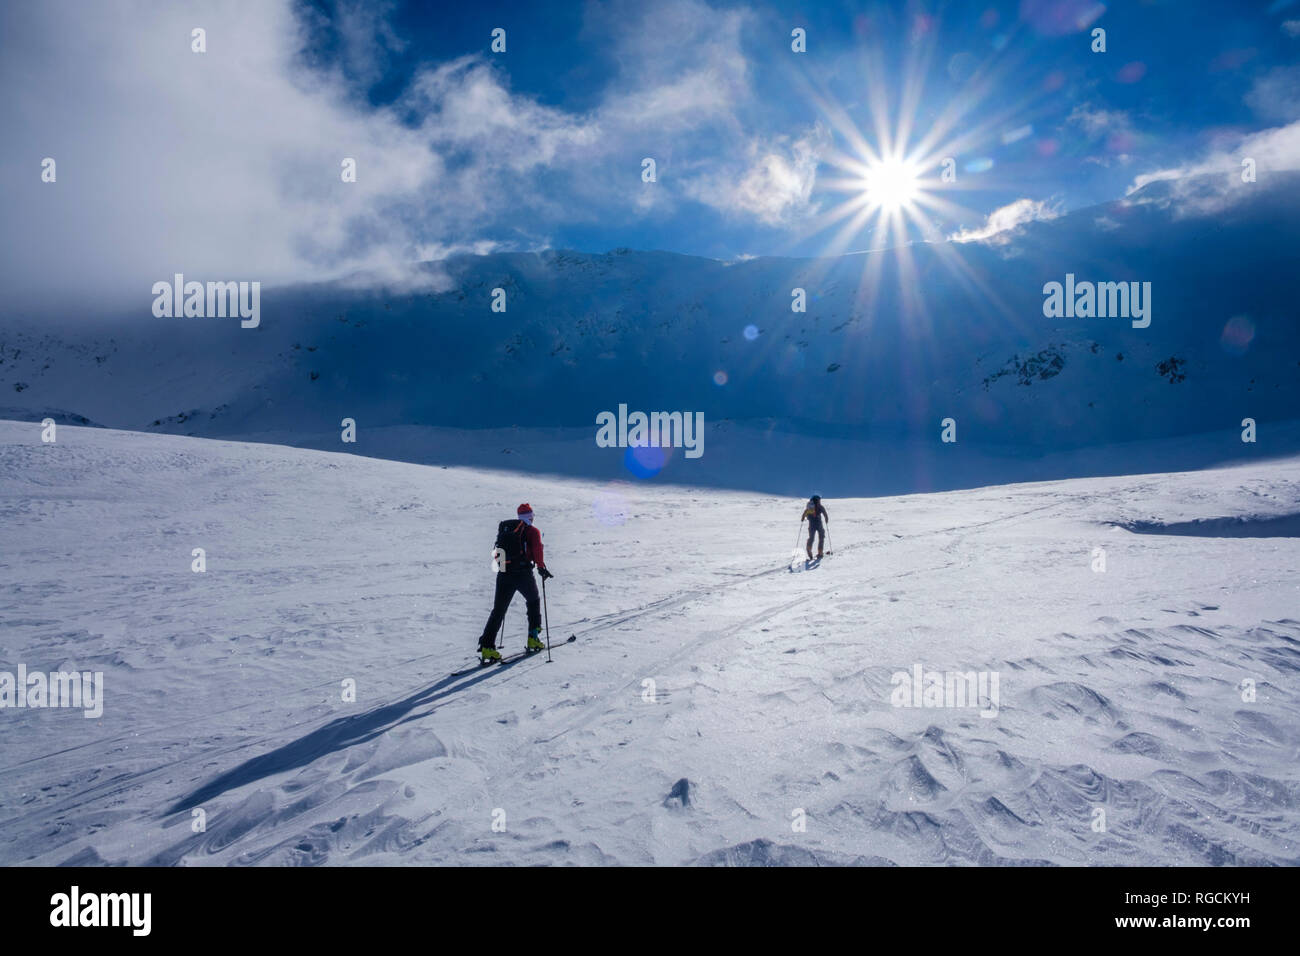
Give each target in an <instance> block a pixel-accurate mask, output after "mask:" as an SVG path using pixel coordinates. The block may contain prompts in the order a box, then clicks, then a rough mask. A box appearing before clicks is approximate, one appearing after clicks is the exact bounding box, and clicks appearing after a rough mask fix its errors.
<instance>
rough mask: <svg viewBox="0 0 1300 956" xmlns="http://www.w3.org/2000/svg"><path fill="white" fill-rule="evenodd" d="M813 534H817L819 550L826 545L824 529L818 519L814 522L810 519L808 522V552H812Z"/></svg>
mask: <svg viewBox="0 0 1300 956" xmlns="http://www.w3.org/2000/svg"><path fill="white" fill-rule="evenodd" d="M813 535H816V536H817V550H818V551H821V550H822V548H823V547H825V545H826V529H824V528H823V527H822V523H821V522H820V521H818V522H816V523H814V522H812V521H810V522H808V547H807V551H808V553H809V554H812V543H813Z"/></svg>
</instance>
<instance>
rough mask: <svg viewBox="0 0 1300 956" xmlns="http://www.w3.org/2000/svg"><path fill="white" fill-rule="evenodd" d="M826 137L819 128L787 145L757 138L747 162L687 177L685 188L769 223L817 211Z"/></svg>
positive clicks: (725, 208)
mask: <svg viewBox="0 0 1300 956" xmlns="http://www.w3.org/2000/svg"><path fill="white" fill-rule="evenodd" d="M825 141H826V135H825V131H824V130H822V129H820V128H814V129H813V130H811V131H810V132H809V133H807V134H806V135H804V136H802V137H800V138H799V139H797V140H795V141H794V142H793V143H788V144H787V143H782V142H761V141H758V140H754V141H752V142H751V143H750V145H749V149H748V157H747V159H748V161H747V163H746V164H745V165H743V166H737V167H735V168H732V169H724V170H721V171H718V172H713V173H710V174H707V175H702V176H698V177H694V178H688V179H687V182H686V184H685V186H684V187H683V188H684V191H685V192H686V194H687V195H688V196H690V197H691V198H692V199H695V200H697V201H698V202H702V203H705V204H706V205H709V206H712V207H713V208H715V209H719V210H721V211H723V212H725V213H728V214H731V215H748V216H753V217H754V218H756V219H758V220H759V221H761V222H764V223H767V224H768V225H779V224H782V223H786V222H790V221H792V220H794V219H797V218H799V217H801V216H805V215H808V214H810V213H811V212H812V211H813V210H812V208H811V207H810V205H809V197H810V196H811V194H812V190H813V185H814V183H815V182H816V179H817V163H818V159H819V156H820V151H821V149H822V147H823V146H824V144H825Z"/></svg>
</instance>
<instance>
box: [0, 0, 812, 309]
mask: <svg viewBox="0 0 1300 956" xmlns="http://www.w3.org/2000/svg"><path fill="white" fill-rule="evenodd" d="M378 10H379V14H384V13H386V11H387V7H380V8H378ZM295 12H299V13H301V14H302V16H301V17H299V16H297V15H295ZM315 16H316V15H315V14H313V13H312V12H311V10H310V9H309V8H307V9H300V8H299V7H298V6H297V5H295V4H294V3H293V2H292V0H261V2H258V3H242V2H240V3H236V2H229V0H198V2H196V3H192V4H187V5H184V6H179V5H166V4H164V5H154V4H142V5H139V6H138V7H134V8H132V10H131V11H130V15H125V14H124V11H123V9H122V7H121V6H120V5H118V4H89V5H88V4H84V3H80V2H75V0H48V2H43V3H41V4H6V5H0V34H3V35H4V36H5V57H4V58H3V59H0V83H2V84H3V86H4V88H5V90H6V96H5V97H4V98H3V99H0V128H3V129H4V130H5V136H4V138H3V140H2V141H0V203H2V204H3V205H4V207H5V210H6V216H5V217H4V218H3V220H2V221H0V282H3V284H4V285H5V287H6V291H7V293H8V295H7V301H8V304H9V305H10V306H15V305H28V306H40V305H47V306H48V305H50V304H51V303H53V302H54V299H55V297H56V296H59V295H63V294H66V293H68V292H69V291H70V290H76V291H77V292H78V293H79V294H80V296H81V297H82V298H83V299H84V297H85V291H86V290H93V291H94V293H95V294H96V295H97V296H100V297H102V296H104V295H106V294H108V295H111V294H113V293H117V295H118V298H119V300H120V301H126V302H136V301H137V300H138V298H139V297H141V296H143V297H144V298H145V300H146V301H147V299H148V290H149V288H150V286H151V285H152V283H153V282H154V281H156V280H157V279H160V278H163V277H167V276H170V275H171V274H172V273H173V272H176V271H183V272H186V273H188V274H191V275H193V276H194V277H196V278H201V279H208V278H214V279H219V278H237V279H260V280H261V281H263V282H264V283H267V284H274V283H277V282H289V281H311V280H319V279H325V278H331V277H337V276H346V275H356V274H358V273H375V274H382V275H386V276H389V277H390V278H394V279H395V278H396V277H399V276H400V275H401V274H402V273H403V272H404V271H405V270H407V269H408V267H409V265H410V264H411V263H413V262H417V261H419V260H420V259H421V258H437V255H436V253H438V252H439V251H441V250H447V249H463V248H488V247H489V246H484V245H482V243H484V242H487V243H491V246H490V248H502V247H508V246H510V245H511V244H512V243H511V237H515V241H516V242H517V241H520V240H522V241H524V242H525V243H527V242H529V241H531V240H530V238H529V233H528V232H526V231H525V230H531V235H532V236H533V237H535V236H536V235H537V234H539V233H540V232H545V231H548V230H550V229H552V228H553V227H554V225H555V224H557V223H571V222H579V221H596V220H599V219H602V218H608V217H609V216H610V215H611V214H614V215H617V214H624V215H628V216H639V215H657V214H660V213H661V212H663V211H666V210H670V209H671V208H672V207H673V205H674V202H675V201H676V199H677V198H680V197H681V196H683V195H693V194H697V191H698V189H699V182H700V181H705V180H708V178H709V177H710V176H712V177H713V178H714V180H715V181H720V180H722V179H729V180H730V181H731V188H730V189H729V190H725V191H724V195H723V196H722V197H721V198H720V199H719V200H718V202H717V203H716V205H718V207H719V208H726V209H727V210H729V211H730V212H733V213H735V214H737V215H748V216H751V217H753V218H755V219H757V220H759V221H763V222H777V221H781V220H782V219H783V218H784V217H786V216H789V215H792V214H793V213H794V212H795V211H796V210H797V208H798V206H799V204H800V203H801V202H806V201H807V195H808V191H809V190H810V188H811V182H812V176H813V175H814V169H815V163H816V158H815V155H814V153H813V151H812V148H811V147H809V146H808V145H807V144H804V143H803V141H798V142H796V143H794V144H789V143H781V142H764V141H762V139H761V137H760V136H759V135H758V134H757V133H756V132H755V131H754V130H752V129H749V128H747V127H746V124H745V122H743V121H742V119H741V118H740V117H741V116H742V115H743V114H744V113H745V110H746V109H748V110H750V113H751V115H752V114H753V113H754V112H755V110H756V104H754V103H753V97H752V91H751V89H750V85H749V66H748V63H747V62H746V59H745V56H744V54H743V52H742V47H741V34H742V31H743V30H744V29H745V28H746V25H747V24H748V23H749V22H750V20H751V19H752V14H750V13H748V12H744V11H725V10H713V9H712V8H710V7H708V6H707V5H705V4H703V3H700V2H698V0H668V2H665V3H662V4H657V5H652V6H646V7H637V6H631V5H628V6H618V7H609V8H607V7H605V6H604V5H601V6H598V7H595V6H594V7H592V8H590V12H589V14H588V16H589V18H590V19H591V20H592V24H593V25H594V26H592V27H591V28H592V29H595V28H599V29H598V35H599V36H600V38H601V40H602V41H603V42H605V43H607V44H609V49H608V52H609V54H610V56H611V58H612V61H613V62H614V63H615V65H616V70H615V72H614V75H613V79H612V80H611V81H610V82H609V85H608V86H607V87H606V88H605V89H604V90H602V91H597V94H596V96H595V98H594V99H593V100H592V102H591V105H590V106H588V107H586V108H584V109H582V110H578V111H575V110H571V109H565V108H562V107H558V106H553V105H548V104H544V103H541V102H539V101H538V100H537V99H535V98H533V97H531V96H527V95H521V94H520V93H518V92H515V91H513V90H512V89H511V88H510V84H509V76H508V73H507V72H506V66H505V65H504V64H502V63H498V62H497V61H494V60H492V59H491V58H490V57H489V56H487V55H486V54H479V55H472V56H465V57H462V58H460V59H457V60H454V61H451V62H447V63H442V64H439V65H437V66H435V67H432V68H429V69H425V70H423V71H421V72H419V73H418V74H417V75H416V76H415V78H414V79H413V81H412V82H411V83H410V85H409V88H408V89H407V90H406V91H405V93H404V94H403V95H402V96H401V97H400V98H399V99H398V101H397V102H396V103H395V104H394V105H393V106H392V107H391V108H382V109H375V108H373V107H372V106H371V105H370V104H369V103H368V102H367V101H366V100H365V99H364V98H363V97H360V96H358V95H357V92H356V89H355V87H354V86H352V85H350V84H349V83H348V82H347V79H346V78H345V75H344V74H345V72H346V74H347V75H349V76H351V77H353V78H358V77H359V78H360V79H361V81H362V82H363V83H368V82H372V81H374V80H375V79H377V78H379V77H381V76H383V75H384V71H385V66H386V63H387V61H388V58H389V57H391V56H392V55H393V54H394V53H395V52H397V51H400V50H401V49H402V47H403V44H404V43H405V42H406V41H404V40H403V39H402V38H400V37H398V36H396V35H395V34H394V33H393V31H392V29H391V26H390V24H389V22H388V20H387V17H386V16H384V15H376V13H375V12H374V10H373V9H368V8H367V7H366V6H364V5H363V4H361V3H359V2H355V0H349V2H347V3H345V4H344V5H343V7H342V11H341V14H340V16H339V17H338V19H337V22H336V25H337V26H338V27H339V31H340V37H339V43H340V56H341V58H342V63H343V68H342V69H340V68H335V69H328V70H327V69H322V68H320V64H319V63H315V64H313V63H311V62H310V58H308V59H304V57H303V51H304V50H310V41H311V40H312V39H313V34H314V33H318V32H319V30H320V29H321V26H322V24H321V23H320V22H319V21H318V20H316V19H314V17H315ZM199 24H201V25H203V26H204V28H205V29H206V30H207V44H208V52H207V53H203V54H197V53H192V52H191V51H190V48H189V37H190V30H191V29H192V28H193V27H194V26H195V25H199ZM485 43H486V41H485ZM645 155H652V156H655V158H656V159H657V160H658V161H659V163H660V182H659V183H658V184H656V187H657V188H656V189H655V190H654V191H653V193H648V192H647V190H645V189H644V188H642V187H643V184H642V183H641V180H640V171H641V170H640V160H641V158H642V157H643V156H645ZM44 156H51V157H53V158H55V159H56V161H57V162H58V174H59V176H58V182H57V183H56V184H54V185H49V184H44V183H41V182H40V181H39V176H40V167H39V162H40V159H41V158H42V157H44ZM345 157H351V158H355V159H356V161H357V168H358V179H357V182H356V183H352V184H345V183H342V182H341V181H340V176H339V173H340V162H341V161H342V160H343V159H344V158H345ZM687 157H690V158H689V160H688V159H687ZM665 171H669V172H670V175H668V176H665V175H664V173H665ZM733 171H735V172H734V173H733ZM672 172H678V173H681V174H683V175H676V176H675V175H672ZM733 175H734V179H731V177H732V176H733ZM647 199H649V200H653V201H651V202H649V203H648V204H645V205H643V202H644V201H645V200H647ZM475 243H479V244H480V245H477V246H475ZM431 253H434V254H433V255H431ZM428 272H429V270H427V269H419V270H415V271H414V273H413V275H415V276H416V278H417V280H418V281H421V282H427V281H428ZM141 289H143V290H144V291H143V292H141V291H140V290H141ZM20 300H24V301H22V302H20ZM100 304H101V305H105V304H107V303H105V302H104V301H103V299H102V298H101V299H100ZM114 304H116V303H114Z"/></svg>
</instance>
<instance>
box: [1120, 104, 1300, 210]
mask: <svg viewBox="0 0 1300 956" xmlns="http://www.w3.org/2000/svg"><path fill="white" fill-rule="evenodd" d="M1244 159H1253V160H1254V161H1255V172H1256V176H1257V177H1258V178H1259V179H1264V178H1265V177H1266V176H1267V175H1268V174H1269V173H1270V172H1291V171H1297V170H1300V121H1297V122H1294V123H1290V124H1288V125H1286V126H1279V127H1276V128H1274V129H1266V130H1261V131H1259V132H1257V133H1251V134H1249V135H1246V136H1243V137H1242V138H1241V139H1240V140H1239V141H1237V142H1235V143H1233V144H1231V148H1224V147H1219V148H1216V149H1213V150H1211V151H1210V152H1209V153H1208V154H1206V155H1205V156H1203V157H1201V158H1200V159H1197V160H1194V161H1192V162H1190V163H1187V164H1185V165H1183V166H1174V167H1169V168H1166V169H1158V170H1155V171H1153V172H1150V173H1143V174H1142V175H1140V176H1138V177H1137V178H1135V179H1134V180H1133V183H1132V185H1131V186H1129V188H1128V190H1127V191H1126V193H1125V195H1128V196H1132V195H1133V194H1134V193H1136V192H1138V191H1139V190H1141V189H1142V188H1143V187H1145V186H1148V185H1150V184H1151V183H1159V182H1165V183H1168V184H1169V185H1168V187H1167V188H1166V189H1165V190H1164V191H1163V192H1162V194H1161V195H1160V196H1159V197H1157V198H1156V199H1154V200H1152V201H1158V202H1162V203H1166V202H1167V203H1174V204H1175V205H1176V206H1177V207H1178V209H1179V210H1180V211H1183V212H1190V213H1197V214H1202V213H1207V212H1215V211H1217V210H1219V209H1223V208H1225V207H1226V206H1228V205H1230V204H1231V203H1232V202H1233V201H1234V200H1236V199H1238V198H1241V197H1243V196H1245V195H1246V193H1245V192H1244V191H1243V190H1245V189H1249V188H1252V187H1253V184H1249V183H1243V182H1242V180H1241V173H1242V165H1241V164H1242V160H1244ZM1139 200H1140V197H1139Z"/></svg>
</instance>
